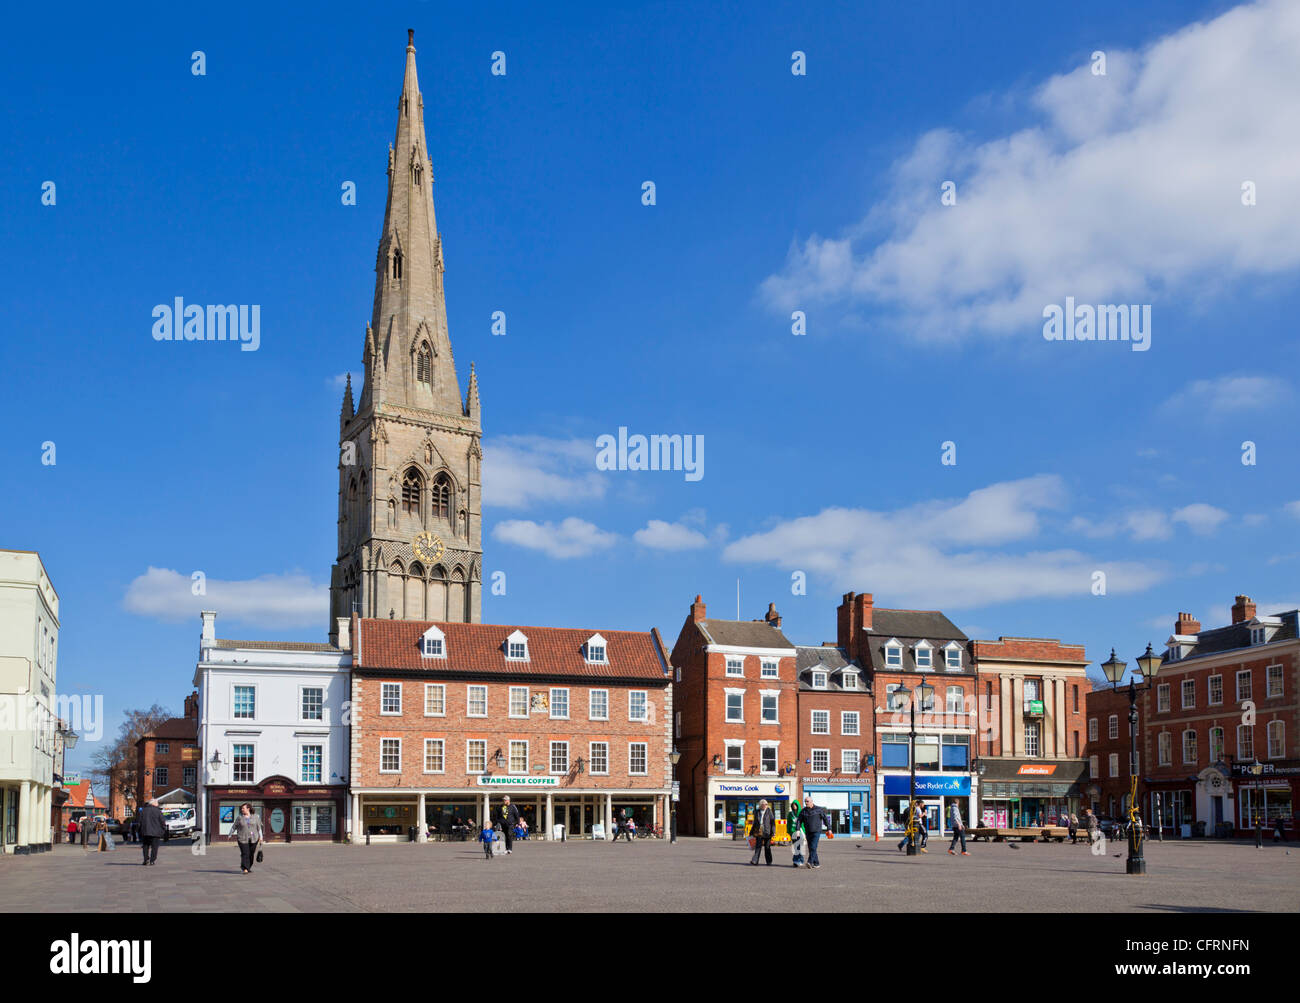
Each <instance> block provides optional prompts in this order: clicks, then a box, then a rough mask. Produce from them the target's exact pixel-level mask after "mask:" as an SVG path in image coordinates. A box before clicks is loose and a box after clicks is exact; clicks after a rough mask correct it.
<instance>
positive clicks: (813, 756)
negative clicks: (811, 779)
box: [808, 749, 831, 773]
mask: <svg viewBox="0 0 1300 1003" xmlns="http://www.w3.org/2000/svg"><path fill="white" fill-rule="evenodd" d="M808 752H809V755H808V766H809V769H810V771H811V772H813V773H830V771H831V750H830V749H809V750H808ZM818 753H821V754H822V756H824V757H825V758H826V765H825V766H823V767H822V768H821V769H818V768H817V759H818V755H817V754H818Z"/></svg>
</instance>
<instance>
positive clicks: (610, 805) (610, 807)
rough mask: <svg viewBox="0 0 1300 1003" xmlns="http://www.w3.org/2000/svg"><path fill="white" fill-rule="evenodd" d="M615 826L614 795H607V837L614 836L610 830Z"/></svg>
mask: <svg viewBox="0 0 1300 1003" xmlns="http://www.w3.org/2000/svg"><path fill="white" fill-rule="evenodd" d="M613 828H614V795H613V794H606V795H605V838H606V839H611V838H613V837H612V836H611V835H610V831H611V830H612V829H613Z"/></svg>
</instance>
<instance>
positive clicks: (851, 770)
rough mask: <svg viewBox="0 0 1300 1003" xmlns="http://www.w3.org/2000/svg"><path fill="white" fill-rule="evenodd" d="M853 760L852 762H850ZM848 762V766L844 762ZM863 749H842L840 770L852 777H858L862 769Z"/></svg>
mask: <svg viewBox="0 0 1300 1003" xmlns="http://www.w3.org/2000/svg"><path fill="white" fill-rule="evenodd" d="M850 760H852V762H849V761H850ZM845 763H848V764H849V765H848V766H845V765H844V764H845ZM861 765H862V750H861V749H840V772H841V773H843V774H845V775H847V776H851V777H856V776H857V775H858V774H859V773H861V772H862V770H861Z"/></svg>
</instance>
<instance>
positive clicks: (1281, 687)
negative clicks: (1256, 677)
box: [1264, 663, 1286, 700]
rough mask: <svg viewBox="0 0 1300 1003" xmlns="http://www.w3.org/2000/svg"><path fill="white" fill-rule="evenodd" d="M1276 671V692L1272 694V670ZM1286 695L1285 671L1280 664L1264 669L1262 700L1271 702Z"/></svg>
mask: <svg viewBox="0 0 1300 1003" xmlns="http://www.w3.org/2000/svg"><path fill="white" fill-rule="evenodd" d="M1274 669H1277V692H1276V693H1274V692H1273V678H1274V675H1273V670H1274ZM1285 695H1286V669H1285V667H1284V666H1283V665H1282V664H1281V663H1277V664H1274V665H1269V666H1267V667H1266V668H1265V669H1264V699H1265V700H1273V699H1276V698H1277V697H1280V696H1285Z"/></svg>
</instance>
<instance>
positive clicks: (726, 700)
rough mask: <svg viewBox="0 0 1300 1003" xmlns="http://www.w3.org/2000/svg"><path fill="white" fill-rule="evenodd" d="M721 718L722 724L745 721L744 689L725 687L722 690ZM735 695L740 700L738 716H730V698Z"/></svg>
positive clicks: (742, 722)
mask: <svg viewBox="0 0 1300 1003" xmlns="http://www.w3.org/2000/svg"><path fill="white" fill-rule="evenodd" d="M722 693H723V697H722V699H723V704H722V720H723V723H724V724H744V723H745V691H744V690H742V689H733V688H732V687H727V688H726V689H724V690H723V691H722ZM732 697H737V698H738V699H739V700H740V717H732V716H731V698H732Z"/></svg>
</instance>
